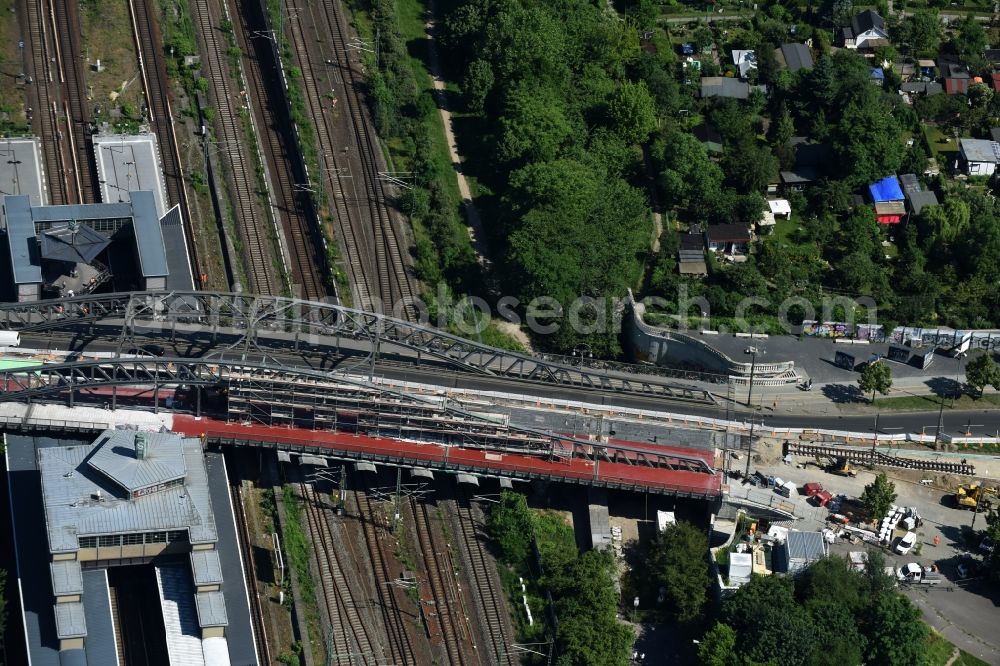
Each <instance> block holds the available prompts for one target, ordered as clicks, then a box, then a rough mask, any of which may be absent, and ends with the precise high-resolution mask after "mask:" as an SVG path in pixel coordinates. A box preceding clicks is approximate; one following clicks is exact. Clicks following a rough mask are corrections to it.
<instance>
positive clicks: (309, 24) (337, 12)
mask: <svg viewBox="0 0 1000 666" xmlns="http://www.w3.org/2000/svg"><path fill="white" fill-rule="evenodd" d="M289 10H290V11H289V15H290V21H289V33H290V35H291V37H292V40H293V41H292V45H293V54H294V58H295V64H296V66H298V67H299V68H300V70H301V71H302V72H303V77H302V79H303V85H304V97H305V98H306V101H307V104H308V108H309V109H310V111H311V113H312V117H313V119H314V124H315V132H316V138H317V140H318V143H319V152H320V155H321V165H320V167H321V169H322V171H323V172H324V175H323V177H322V178H321V179H319V180H321V181H322V183H323V185H324V187H325V189H326V192H327V194H328V195H329V198H330V201H331V202H332V203H331V208H332V211H333V212H334V214H335V218H336V225H337V227H336V230H337V232H338V236H339V242H340V243H341V245H342V250H343V253H342V254H343V256H344V257H346V258H347V266H348V270H349V273H350V276H351V278H352V280H353V287H354V290H355V295H356V300H357V301H358V305H359V306H360V307H363V308H365V309H372V308H378V309H381V308H385V309H386V310H387V311H391V309H392V308H393V307H395V306H397V304H400V303H405V304H407V305H406V306H405V307H402V308H401V312H402V313H403V315H404V317H407V318H413V317H414V316H415V310H414V308H413V307H412V305H408V304H409V303H410V302H412V299H413V298H414V297H415V296H416V295H417V293H418V290H417V286H416V283H415V279H414V277H413V269H412V265H411V264H412V262H411V260H410V257H409V245H410V241H409V239H408V233H407V230H406V228H405V225H406V222H405V220H404V219H403V218H402V216H401V215H399V214H398V212H396V211H395V210H393V208H392V206H391V201H392V200H393V199H394V198H395V196H396V193H395V192H394V191H392V189H391V188H390V187H389V185H388V183H387V182H386V176H385V173H386V172H387V170H388V167H387V166H386V163H385V158H384V155H383V154H382V150H381V147H380V145H379V141H378V137H377V136H376V134H375V130H374V126H373V123H372V119H371V114H370V111H369V108H368V105H367V102H366V100H365V96H364V90H365V82H364V78H363V75H362V67H361V64H360V62H359V61H358V59H357V58H358V56H357V54H358V53H359V51H358V50H357V49H356V48H350V47H349V44H354V43H355V42H356V38H355V36H354V35H353V33H352V28H351V25H350V21H349V18H348V16H347V13H346V10H345V9H344V7H343V4H342V2H341V0H319V1H318V2H304V0H290V2H289ZM331 93H332V94H333V96H334V98H335V99H336V100H337V105H336V108H335V109H334V107H333V105H332V103H331V99H329V98H328V97H327V95H329V94H331ZM314 180H317V179H316V178H314Z"/></svg>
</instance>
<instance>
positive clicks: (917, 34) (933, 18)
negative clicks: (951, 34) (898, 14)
mask: <svg viewBox="0 0 1000 666" xmlns="http://www.w3.org/2000/svg"><path fill="white" fill-rule="evenodd" d="M895 37H896V39H897V40H898V43H900V44H907V45H908V46H909V47H910V48H911V49H912V50H913V51H915V52H916V53H928V54H934V55H937V50H938V46H939V45H940V44H941V18H940V17H939V16H938V13H937V12H936V11H920V12H913V13H911V14H909V15H908V16H906V17H905V18H904V19H903V20H902V21H901V22H900V24H899V28H898V29H897V30H896V35H895Z"/></svg>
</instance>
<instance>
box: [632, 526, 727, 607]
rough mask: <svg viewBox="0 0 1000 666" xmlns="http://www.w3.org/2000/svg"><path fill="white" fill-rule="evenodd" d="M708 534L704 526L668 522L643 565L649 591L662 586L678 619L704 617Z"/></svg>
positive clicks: (706, 598) (707, 577) (707, 573)
mask: <svg viewBox="0 0 1000 666" xmlns="http://www.w3.org/2000/svg"><path fill="white" fill-rule="evenodd" d="M707 553H708V537H707V536H706V535H705V532H704V530H701V529H698V528H697V527H695V526H694V525H692V524H690V523H685V522H679V523H677V524H675V525H671V526H669V527H668V528H667V529H666V530H665V531H664V532H663V533H662V534H660V535H659V536H657V537H656V539H654V540H653V541H652V542H651V543H650V545H649V550H648V552H647V554H646V560H645V563H644V565H643V575H644V576H646V577H648V579H649V581H648V585H647V586H646V587H647V589H649V590H650V592H655V591H656V590H659V589H660V588H661V587H662V588H664V589H665V591H666V601H667V603H668V606H669V608H670V610H671V613H672V615H673V617H674V619H676V620H677V621H678V622H681V623H690V622H694V621H697V620H698V619H700V618H701V616H702V614H703V613H704V610H705V604H706V603H707V602H708V591H709V587H710V585H711V582H712V581H711V578H710V576H709V567H708V559H707V556H706V554H707Z"/></svg>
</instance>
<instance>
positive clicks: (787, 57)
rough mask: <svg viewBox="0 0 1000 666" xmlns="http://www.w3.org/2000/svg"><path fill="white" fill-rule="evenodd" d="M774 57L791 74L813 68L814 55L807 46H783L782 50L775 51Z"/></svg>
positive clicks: (792, 44) (794, 44) (791, 44)
mask: <svg viewBox="0 0 1000 666" xmlns="http://www.w3.org/2000/svg"><path fill="white" fill-rule="evenodd" d="M774 55H775V57H776V58H777V60H778V61H779V62H781V63H782V64H784V65H785V67H787V68H788V71H790V72H797V71H799V70H800V69H812V67H813V59H812V54H811V53H810V52H809V47H808V46H806V45H805V44H799V43H790V44H782V45H781V48H779V49H775V51H774Z"/></svg>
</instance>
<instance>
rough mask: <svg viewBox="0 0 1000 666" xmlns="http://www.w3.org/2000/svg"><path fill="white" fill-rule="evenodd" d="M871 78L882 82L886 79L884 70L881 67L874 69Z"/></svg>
mask: <svg viewBox="0 0 1000 666" xmlns="http://www.w3.org/2000/svg"><path fill="white" fill-rule="evenodd" d="M871 76H872V78H873V79H878V80H880V81H881V80H882V79H884V78H885V70H883V69H882V68H881V67H872V75H871Z"/></svg>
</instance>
